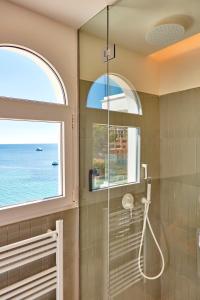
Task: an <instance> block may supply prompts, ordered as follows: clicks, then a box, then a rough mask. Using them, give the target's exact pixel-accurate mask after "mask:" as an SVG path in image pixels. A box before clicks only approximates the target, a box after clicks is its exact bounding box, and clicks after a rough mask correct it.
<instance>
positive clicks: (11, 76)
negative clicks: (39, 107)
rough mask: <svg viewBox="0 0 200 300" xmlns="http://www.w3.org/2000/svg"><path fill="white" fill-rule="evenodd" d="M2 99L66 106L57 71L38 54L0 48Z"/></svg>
mask: <svg viewBox="0 0 200 300" xmlns="http://www.w3.org/2000/svg"><path fill="white" fill-rule="evenodd" d="M0 96H3V97H10V98H18V99H26V100H35V101H45V102H54V103H65V102H66V101H65V95H64V87H63V85H62V83H61V81H60V79H59V77H58V76H57V75H56V73H55V72H54V70H53V69H52V68H51V67H50V65H48V64H47V62H45V61H44V60H42V59H41V58H40V57H39V56H37V55H36V54H33V53H31V52H29V51H26V50H23V49H18V48H15V47H0Z"/></svg>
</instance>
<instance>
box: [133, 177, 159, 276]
mask: <svg viewBox="0 0 200 300" xmlns="http://www.w3.org/2000/svg"><path fill="white" fill-rule="evenodd" d="M142 203H143V204H144V221H143V228H142V236H141V241H140V247H139V254H138V268H139V271H140V274H141V275H142V276H143V277H144V278H146V279H149V280H155V279H157V278H159V277H160V276H161V275H162V274H163V272H164V268H165V260H164V255H163V253H162V250H161V248H160V246H159V243H158V241H157V239H156V237H155V234H154V232H153V229H152V227H151V223H150V221H149V216H148V213H149V206H150V203H151V178H148V179H147V197H146V198H142ZM147 224H148V226H149V230H150V233H151V235H152V237H153V240H154V242H155V244H156V247H157V248H158V251H159V253H160V257H161V261H162V267H161V271H160V272H159V273H158V274H157V275H155V276H147V275H146V274H145V273H144V272H143V271H142V267H141V253H142V247H143V243H144V235H145V232H146V228H147Z"/></svg>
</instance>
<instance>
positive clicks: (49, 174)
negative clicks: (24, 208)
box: [0, 120, 62, 207]
mask: <svg viewBox="0 0 200 300" xmlns="http://www.w3.org/2000/svg"><path fill="white" fill-rule="evenodd" d="M60 136H61V123H53V122H30V121H12V120H0V207H3V206H10V205H16V204H20V203H25V202H29V201H35V200H43V199H45V198H49V197H50V198H52V197H56V196H60V195H61V194H62V184H61V182H62V180H61V164H60V162H61V161H60Z"/></svg>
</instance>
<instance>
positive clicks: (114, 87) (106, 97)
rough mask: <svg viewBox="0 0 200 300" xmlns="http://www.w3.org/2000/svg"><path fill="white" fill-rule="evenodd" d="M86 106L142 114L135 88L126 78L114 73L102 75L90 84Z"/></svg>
mask: <svg viewBox="0 0 200 300" xmlns="http://www.w3.org/2000/svg"><path fill="white" fill-rule="evenodd" d="M87 107H88V108H96V109H109V110H110V111H118V112H125V113H131V114H137V115H141V114H142V108H141V103H140V98H139V96H138V94H137V92H136V90H135V89H134V88H133V87H132V86H131V84H130V83H129V82H127V80H125V79H124V78H122V77H121V76H119V75H115V74H109V75H102V76H101V77H99V78H98V79H97V80H96V81H95V82H94V83H93V84H92V86H91V88H90V90H89V93H88V97H87Z"/></svg>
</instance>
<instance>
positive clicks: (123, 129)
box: [87, 74, 142, 191]
mask: <svg viewBox="0 0 200 300" xmlns="http://www.w3.org/2000/svg"><path fill="white" fill-rule="evenodd" d="M87 108H93V109H98V110H109V111H110V112H111V113H112V115H113V114H115V112H120V113H128V114H134V115H142V107H141V102H140V98H139V95H138V93H137V92H136V90H135V89H134V88H133V86H132V85H131V84H130V82H128V81H127V80H126V79H125V78H123V77H122V76H120V75H116V74H109V75H103V76H101V77H99V78H98V79H97V80H96V81H95V82H94V83H93V84H92V86H91V88H90V90H89V93H88V96H87ZM94 115H95V116H96V114H94ZM102 115H104V114H102ZM112 115H111V118H110V120H112ZM130 119H131V118H127V120H130ZM104 120H105V119H104ZM119 120H120V121H119V124H112V123H110V124H109V127H108V124H104V123H103V122H101V123H96V122H95V120H94V122H93V124H92V132H93V154H92V168H91V170H90V176H89V179H90V182H89V189H90V190H91V191H92V190H99V189H103V188H108V187H117V186H119V185H125V184H133V183H138V182H139V181H140V128H138V127H133V124H132V123H130V125H129V126H128V125H127V122H126V124H123V118H119ZM110 122H112V121H110ZM108 128H109V130H108ZM108 134H109V136H108ZM108 143H109V147H108ZM108 161H109V167H108ZM108 172H109V176H108Z"/></svg>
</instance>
